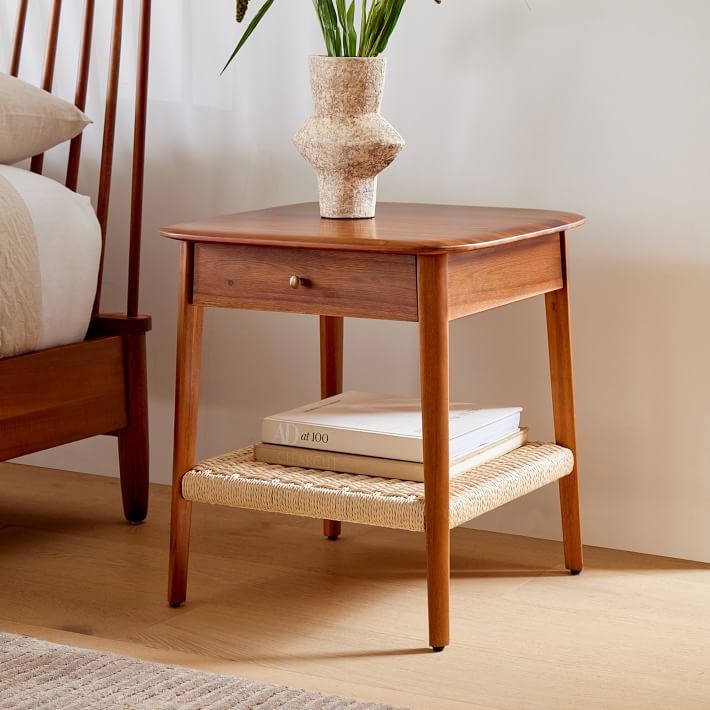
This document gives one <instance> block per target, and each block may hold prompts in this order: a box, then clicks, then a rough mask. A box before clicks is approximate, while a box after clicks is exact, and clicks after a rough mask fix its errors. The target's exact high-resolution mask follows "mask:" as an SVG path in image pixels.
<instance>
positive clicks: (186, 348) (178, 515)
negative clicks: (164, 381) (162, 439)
mask: <svg viewBox="0 0 710 710" xmlns="http://www.w3.org/2000/svg"><path fill="white" fill-rule="evenodd" d="M193 250H194V247H193V245H192V244H189V243H183V244H182V245H181V252H180V258H181V270H180V272H181V273H180V304H179V312H178V341H177V375H176V385H175V436H174V441H173V493H172V512H171V519H170V571H169V585H168V601H169V602H170V606H180V604H182V603H183V602H184V601H185V599H186V596H187V561H188V553H189V547H190V520H191V515H192V503H190V502H189V501H186V500H185V499H184V498H183V497H182V477H183V476H184V475H185V473H187V471H189V470H190V468H191V467H192V466H193V465H194V464H195V445H196V441H197V408H198V402H199V391H200V358H201V351H202V307H201V306H195V305H193V303H192V265H193Z"/></svg>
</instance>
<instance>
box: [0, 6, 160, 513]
mask: <svg viewBox="0 0 710 710" xmlns="http://www.w3.org/2000/svg"><path fill="white" fill-rule="evenodd" d="M28 3H29V0H20V1H19V10H18V16H17V25H16V31H15V38H14V44H13V52H12V63H11V66H10V73H11V74H12V75H13V76H17V75H18V72H19V68H20V59H21V55H22V43H23V37H24V34H25V21H26V18H27V8H28ZM95 4H96V3H95V0H85V3H84V19H83V29H82V39H81V46H80V49H79V66H78V71H77V80H76V93H75V97H74V103H75V104H76V105H77V106H78V107H79V108H80V109H82V110H83V109H84V106H85V103H86V93H87V85H88V79H89V68H90V63H91V40H92V33H93V26H94V10H95ZM61 10H62V0H52V6H51V15H50V22H49V32H48V39H47V49H46V53H45V59H44V72H43V78H42V88H43V89H45V90H46V91H51V90H52V83H53V77H54V66H55V61H56V55H57V41H58V37H59V25H60V17H61ZM150 12H151V1H150V0H140V28H139V41H138V63H137V66H138V71H137V75H136V94H135V97H136V103H135V130H134V138H133V173H132V184H131V207H130V215H131V216H130V230H129V264H128V292H127V296H128V298H127V305H126V312H125V313H122V314H116V313H102V312H101V310H100V303H101V282H102V275H103V264H104V255H105V244H106V227H107V223H108V211H109V198H110V194H111V172H112V165H113V145H114V134H115V128H116V100H117V94H118V80H119V70H120V63H121V36H122V33H123V15H124V2H123V0H114V4H113V24H112V35H111V48H110V57H109V70H108V82H107V89H106V104H105V115H104V131H103V146H102V150H101V163H100V171H99V185H98V199H97V203H96V213H97V216H98V219H99V223H100V224H101V237H102V250H101V262H100V263H101V266H100V270H99V278H98V284H97V289H96V299H95V302H94V309H93V316H92V320H91V326H90V328H89V333H88V335H87V337H86V339H85V340H84V341H83V342H80V343H75V344H73V345H66V346H63V347H56V348H50V349H48V350H42V351H38V352H33V353H28V354H25V355H19V356H17V357H10V358H6V359H2V360H0V461H6V460H8V459H12V458H15V457H17V456H23V455H24V454H29V453H33V452H36V451H42V450H44V449H48V448H51V447H53V446H59V445H60V444H67V443H69V442H72V441H79V440H81V439H86V438H88V437H91V436H96V435H98V434H111V435H115V436H117V437H118V455H119V465H120V470H121V492H122V497H123V510H124V514H125V516H126V519H127V520H129V521H130V522H132V523H139V522H141V521H142V520H143V519H144V518H145V516H146V514H147V510H148V469H149V459H148V396H147V386H146V350H145V335H146V333H147V332H148V331H149V330H150V328H151V319H150V317H149V316H145V315H139V314H138V282H139V275H140V246H141V222H142V214H143V165H144V155H145V128H146V100H147V87H148V57H149V46H150ZM80 157H81V135H79V136H77V137H76V138H74V139H73V140H72V141H71V144H70V149H69V158H68V165H67V174H66V186H67V187H68V188H70V189H72V190H76V187H77V182H78V175H79V161H80ZM43 159H44V156H43V155H37V156H35V157H34V158H33V159H32V163H31V168H30V169H31V170H32V171H33V172H36V173H41V172H42V164H43Z"/></svg>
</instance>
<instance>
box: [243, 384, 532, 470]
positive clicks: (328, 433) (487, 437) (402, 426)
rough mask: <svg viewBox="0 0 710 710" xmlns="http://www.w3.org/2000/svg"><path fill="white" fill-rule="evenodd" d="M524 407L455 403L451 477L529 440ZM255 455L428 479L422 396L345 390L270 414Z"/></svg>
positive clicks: (286, 462)
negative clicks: (522, 417) (524, 426)
mask: <svg viewBox="0 0 710 710" xmlns="http://www.w3.org/2000/svg"><path fill="white" fill-rule="evenodd" d="M521 412H522V409H521V408H520V407H496V408H480V407H475V406H473V405H471V404H452V405H451V407H450V411H449V437H450V441H449V454H450V459H451V466H450V469H449V472H450V476H451V477H452V478H453V477H454V476H458V475H460V474H462V473H464V472H466V471H469V470H470V469H472V468H475V467H476V466H480V465H481V464H484V463H486V462H488V461H491V460H492V459H495V458H497V457H498V456H502V455H503V454H506V453H508V452H510V451H513V449H517V448H518V447H520V446H522V445H523V444H525V443H526V441H527V429H521V428H520V414H521ZM261 435H262V443H260V444H256V446H255V447H254V457H255V459H256V460H257V461H262V462H264V463H272V464H280V465H282V466H298V467H299V468H312V469H322V470H327V471H336V472H340V473H354V474H361V475H365V476H378V477H382V478H397V479H401V480H409V481H423V480H424V464H423V461H424V457H423V447H422V410H421V402H420V401H419V400H417V399H406V398H403V397H393V396H388V395H380V394H373V393H369V392H344V393H343V394H339V395H336V396H334V397H328V398H327V399H323V400H321V401H320V402H315V403H313V404H308V405H306V406H304V407H299V408H297V409H292V410H290V411H288V412H282V413H281V414H275V415H273V416H271V417H266V418H265V419H264V421H263V424H262V431H261Z"/></svg>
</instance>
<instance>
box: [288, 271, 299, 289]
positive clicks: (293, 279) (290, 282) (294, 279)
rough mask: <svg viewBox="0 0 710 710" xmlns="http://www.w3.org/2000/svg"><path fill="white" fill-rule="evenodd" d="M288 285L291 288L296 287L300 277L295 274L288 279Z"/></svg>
mask: <svg viewBox="0 0 710 710" xmlns="http://www.w3.org/2000/svg"><path fill="white" fill-rule="evenodd" d="M288 285H289V286H290V287H291V288H298V287H299V286H300V285H301V279H300V278H299V277H298V276H296V275H295V274H294V275H293V276H292V277H291V278H290V279H289V280H288Z"/></svg>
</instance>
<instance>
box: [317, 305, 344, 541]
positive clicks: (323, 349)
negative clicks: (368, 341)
mask: <svg viewBox="0 0 710 710" xmlns="http://www.w3.org/2000/svg"><path fill="white" fill-rule="evenodd" d="M342 391H343V318H341V317H339V316H321V317H320V396H321V398H322V399H325V398H326V397H332V396H333V395H334V394H340V393H341V392H342ZM340 529H341V525H340V521H339V520H324V521H323V534H324V535H325V536H326V537H327V538H328V539H329V540H337V539H338V536H339V535H340Z"/></svg>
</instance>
